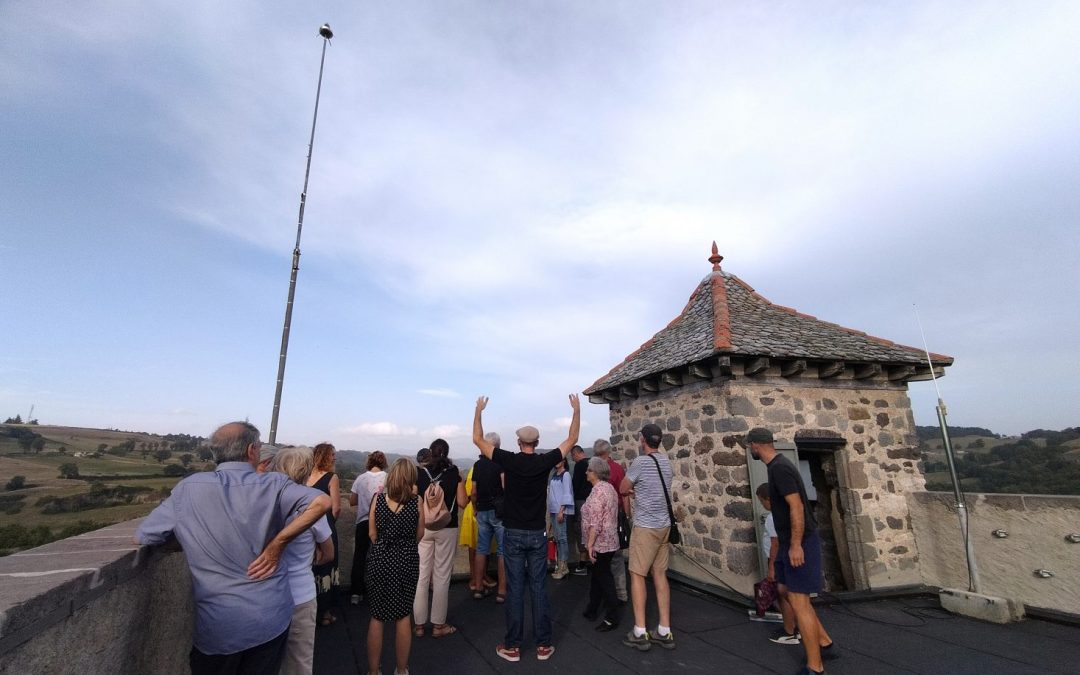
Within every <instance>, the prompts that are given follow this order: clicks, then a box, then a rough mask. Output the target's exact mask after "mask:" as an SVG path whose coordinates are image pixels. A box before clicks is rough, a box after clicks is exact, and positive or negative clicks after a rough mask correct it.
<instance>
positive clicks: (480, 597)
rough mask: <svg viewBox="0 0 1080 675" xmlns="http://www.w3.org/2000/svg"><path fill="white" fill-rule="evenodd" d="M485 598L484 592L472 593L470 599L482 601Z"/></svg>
mask: <svg viewBox="0 0 1080 675" xmlns="http://www.w3.org/2000/svg"><path fill="white" fill-rule="evenodd" d="M485 597H487V593H485V592H484V591H473V592H472V599H473V600H483V599H484V598H485Z"/></svg>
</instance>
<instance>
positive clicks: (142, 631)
mask: <svg viewBox="0 0 1080 675" xmlns="http://www.w3.org/2000/svg"><path fill="white" fill-rule="evenodd" d="M139 522H140V521H138V520H136V521H129V522H126V523H120V524H118V525H113V526H111V527H107V528H104V529H101V530H97V531H95V532H88V533H86V534H83V535H80V536H77V537H72V538H70V539H64V540H61V541H57V542H53V543H52V544H48V545H46V546H41V547H39V548H35V549H31V550H29V551H23V552H21V553H16V554H14V555H11V556H8V557H5V558H0V673H11V674H12V675H15V674H22V673H52V674H63V673H73V674H78V675H84V674H85V673H116V674H118V675H121V674H124V673H186V672H188V664H187V655H188V650H189V649H190V648H191V629H192V623H193V611H194V607H193V603H192V599H191V577H190V575H189V574H188V570H187V564H186V563H185V561H184V557H183V555H182V554H181V553H164V552H162V551H151V550H150V549H148V548H142V547H139V546H137V545H135V544H134V543H133V542H132V537H133V536H134V533H135V528H136V527H137V526H138V523H139Z"/></svg>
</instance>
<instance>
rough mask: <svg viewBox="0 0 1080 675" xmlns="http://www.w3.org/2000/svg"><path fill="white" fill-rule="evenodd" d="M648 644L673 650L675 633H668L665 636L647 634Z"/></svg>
mask: <svg viewBox="0 0 1080 675" xmlns="http://www.w3.org/2000/svg"><path fill="white" fill-rule="evenodd" d="M649 642H651V643H653V644H654V645H660V646H661V647H663V648H664V649H675V631H670V630H669V631H668V634H667V635H661V634H660V633H649Z"/></svg>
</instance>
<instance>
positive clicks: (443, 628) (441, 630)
mask: <svg viewBox="0 0 1080 675" xmlns="http://www.w3.org/2000/svg"><path fill="white" fill-rule="evenodd" d="M456 632H457V627H456V626H451V625H450V624H448V623H444V624H440V625H438V626H432V627H431V637H436V638H441V637H446V636H447V635H453V634H454V633H456Z"/></svg>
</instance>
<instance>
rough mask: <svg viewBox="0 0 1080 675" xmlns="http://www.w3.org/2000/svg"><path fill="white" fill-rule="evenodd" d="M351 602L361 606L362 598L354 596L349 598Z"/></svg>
mask: <svg viewBox="0 0 1080 675" xmlns="http://www.w3.org/2000/svg"><path fill="white" fill-rule="evenodd" d="M349 602H350V603H352V604H354V605H359V604H360V596H359V595H353V596H352V597H350V598H349Z"/></svg>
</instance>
